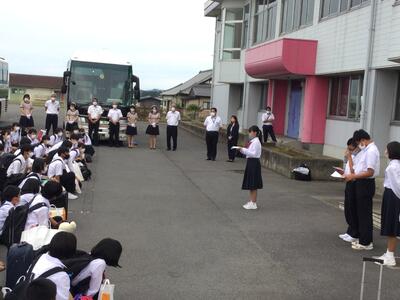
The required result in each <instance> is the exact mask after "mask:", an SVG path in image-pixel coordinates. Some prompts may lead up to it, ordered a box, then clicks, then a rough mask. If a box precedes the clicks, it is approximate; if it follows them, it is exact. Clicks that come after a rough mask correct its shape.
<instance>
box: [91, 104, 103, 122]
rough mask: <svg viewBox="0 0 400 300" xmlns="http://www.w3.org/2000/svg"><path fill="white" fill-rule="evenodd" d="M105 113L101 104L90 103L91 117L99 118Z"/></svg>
mask: <svg viewBox="0 0 400 300" xmlns="http://www.w3.org/2000/svg"><path fill="white" fill-rule="evenodd" d="M102 114H103V108H102V107H101V106H100V105H97V106H94V105H90V106H89V108H88V115H89V117H90V118H91V119H98V118H100V117H101V115H102Z"/></svg>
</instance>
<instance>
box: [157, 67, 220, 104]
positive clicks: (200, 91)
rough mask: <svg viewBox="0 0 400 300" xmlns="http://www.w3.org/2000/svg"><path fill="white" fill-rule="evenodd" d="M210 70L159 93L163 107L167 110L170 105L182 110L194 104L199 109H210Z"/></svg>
mask: <svg viewBox="0 0 400 300" xmlns="http://www.w3.org/2000/svg"><path fill="white" fill-rule="evenodd" d="M211 82H212V70H205V71H200V72H199V74H197V75H196V76H194V77H192V78H191V79H189V80H188V81H185V82H184V83H182V84H179V85H177V86H175V87H173V88H171V89H169V90H166V91H164V92H162V93H161V97H162V100H163V107H164V108H165V109H167V110H168V109H169V108H170V105H171V103H176V104H177V105H178V106H181V107H182V108H186V107H187V106H189V105H190V104H195V105H197V106H198V107H199V108H201V109H208V108H209V107H210V97H211Z"/></svg>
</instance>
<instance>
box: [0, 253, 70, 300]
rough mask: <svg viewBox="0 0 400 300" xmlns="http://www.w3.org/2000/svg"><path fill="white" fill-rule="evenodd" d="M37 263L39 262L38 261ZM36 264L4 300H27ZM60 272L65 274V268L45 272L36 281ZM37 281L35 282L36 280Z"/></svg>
mask: <svg viewBox="0 0 400 300" xmlns="http://www.w3.org/2000/svg"><path fill="white" fill-rule="evenodd" d="M36 262H37V261H36ZM36 262H35V263H33V264H32V265H31V266H30V267H29V270H28V271H27V272H26V275H25V276H22V277H21V278H20V279H19V280H18V283H17V284H16V285H15V287H14V289H13V290H11V291H9V292H8V293H7V294H6V295H5V297H4V300H21V299H26V298H25V297H26V296H27V295H26V290H27V289H28V286H29V284H30V283H31V282H32V281H33V277H34V274H33V273H32V270H33V267H34V266H35V264H36ZM60 272H65V269H64V268H61V267H55V268H52V269H50V270H48V271H46V272H44V273H43V274H42V275H40V276H39V277H37V278H36V279H39V278H48V277H50V276H52V275H54V274H57V273H60ZM36 279H35V280H36Z"/></svg>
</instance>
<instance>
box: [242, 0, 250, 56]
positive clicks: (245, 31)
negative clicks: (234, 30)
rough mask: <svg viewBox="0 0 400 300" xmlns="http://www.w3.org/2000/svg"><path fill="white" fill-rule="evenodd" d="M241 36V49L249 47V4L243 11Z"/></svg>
mask: <svg viewBox="0 0 400 300" xmlns="http://www.w3.org/2000/svg"><path fill="white" fill-rule="evenodd" d="M243 16H244V17H243V34H242V49H246V48H248V47H249V45H248V39H249V22H250V4H247V5H246V6H245V7H244V10H243Z"/></svg>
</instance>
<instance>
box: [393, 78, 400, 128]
mask: <svg viewBox="0 0 400 300" xmlns="http://www.w3.org/2000/svg"><path fill="white" fill-rule="evenodd" d="M393 120H394V121H400V72H399V81H398V84H397V97H396V104H395V110H394V119H393Z"/></svg>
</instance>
